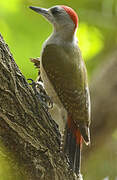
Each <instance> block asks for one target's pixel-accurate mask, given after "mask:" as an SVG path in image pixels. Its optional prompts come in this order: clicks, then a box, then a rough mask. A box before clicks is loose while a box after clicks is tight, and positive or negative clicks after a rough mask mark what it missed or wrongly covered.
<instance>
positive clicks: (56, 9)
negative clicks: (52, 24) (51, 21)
mask: <svg viewBox="0 0 117 180" xmlns="http://www.w3.org/2000/svg"><path fill="white" fill-rule="evenodd" d="M51 13H52V14H53V15H56V14H58V13H59V9H58V7H54V8H52V9H51Z"/></svg>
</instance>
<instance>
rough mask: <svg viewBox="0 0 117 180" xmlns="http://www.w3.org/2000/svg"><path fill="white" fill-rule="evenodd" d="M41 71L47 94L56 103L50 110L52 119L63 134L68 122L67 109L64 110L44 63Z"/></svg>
mask: <svg viewBox="0 0 117 180" xmlns="http://www.w3.org/2000/svg"><path fill="white" fill-rule="evenodd" d="M40 71H41V78H42V80H43V84H44V88H45V90H46V93H47V94H48V95H49V96H50V98H51V99H52V101H53V103H54V105H53V108H52V109H50V111H49V112H50V114H51V116H52V118H53V119H54V120H55V121H56V123H57V124H58V125H59V129H60V132H61V133H63V130H64V128H65V125H66V122H67V111H66V110H65V108H64V106H63V104H62V103H61V101H60V99H59V97H58V95H57V93H56V92H55V90H54V88H53V86H52V84H51V82H50V80H49V79H48V77H47V74H46V72H45V70H44V68H43V65H42V63H40Z"/></svg>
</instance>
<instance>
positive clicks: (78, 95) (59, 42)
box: [30, 5, 90, 175]
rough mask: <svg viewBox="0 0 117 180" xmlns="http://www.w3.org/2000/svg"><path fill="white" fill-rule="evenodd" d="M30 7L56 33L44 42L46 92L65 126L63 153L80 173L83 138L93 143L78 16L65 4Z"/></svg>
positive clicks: (88, 142) (42, 65) (43, 59)
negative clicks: (78, 34) (43, 18)
mask: <svg viewBox="0 0 117 180" xmlns="http://www.w3.org/2000/svg"><path fill="white" fill-rule="evenodd" d="M30 8H31V9H32V10H34V11H36V12H37V13H39V14H41V15H43V16H44V17H45V18H46V19H47V20H48V21H49V22H50V23H51V24H52V25H53V27H54V28H53V33H52V34H51V35H50V37H49V38H48V39H47V40H46V41H45V42H44V44H43V49H42V53H41V57H40V72H41V78H42V80H43V83H44V88H45V90H46V92H47V94H48V95H49V96H50V97H51V99H52V100H53V102H54V104H55V106H56V107H57V108H58V109H59V113H60V115H61V117H62V120H61V122H60V120H59V119H58V124H59V125H60V126H61V124H62V128H65V132H64V148H63V150H64V153H65V154H66V155H67V157H68V160H69V164H70V167H71V168H72V170H73V171H74V172H75V173H76V174H77V175H78V174H80V163H81V149H82V140H83V141H84V142H85V143H86V145H89V144H90V130H89V127H90V94H89V88H88V80H87V72H86V67H85V64H84V61H83V59H82V55H81V52H80V49H79V47H78V41H77V38H76V30H77V27H78V16H77V14H76V12H75V11H74V10H73V9H72V8H70V7H68V6H64V5H57V6H54V7H51V8H49V9H45V8H40V7H33V6H30Z"/></svg>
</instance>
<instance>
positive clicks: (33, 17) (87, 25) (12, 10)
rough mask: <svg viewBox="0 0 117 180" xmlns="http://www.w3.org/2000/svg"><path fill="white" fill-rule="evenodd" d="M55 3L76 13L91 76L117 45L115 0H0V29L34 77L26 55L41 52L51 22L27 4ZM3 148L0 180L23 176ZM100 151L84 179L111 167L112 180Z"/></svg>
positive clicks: (21, 64)
mask: <svg viewBox="0 0 117 180" xmlns="http://www.w3.org/2000/svg"><path fill="white" fill-rule="evenodd" d="M57 4H65V5H68V6H71V7H72V8H73V9H74V10H75V11H76V12H77V14H78V16H79V28H78V31H77V37H78V40H79V46H80V48H81V51H82V55H83V57H84V60H85V61H86V65H87V69H88V73H89V75H90V77H91V76H92V73H93V71H95V69H96V68H97V67H98V66H99V64H100V63H101V61H103V59H104V58H103V57H105V55H106V54H108V53H110V52H111V51H112V50H113V49H114V48H116V46H117V1H116V0H82V1H78V0H72V1H68V0H0V32H1V34H2V35H3V37H4V39H5V41H6V42H7V43H8V45H9V47H10V49H11V52H12V53H13V56H14V58H15V60H16V63H17V64H18V66H19V68H20V70H21V71H22V73H23V74H24V76H25V77H26V78H32V79H35V78H36V77H37V70H36V69H35V68H34V66H33V64H32V63H31V62H30V61H29V58H30V57H39V56H40V52H41V47H42V44H43V42H44V40H45V39H46V38H47V37H48V36H49V35H50V33H51V32H52V26H51V25H50V24H49V23H48V22H47V21H45V19H43V17H41V16H40V15H39V14H36V13H34V12H33V11H31V10H30V9H29V8H28V7H29V5H33V6H40V7H45V8H49V7H51V6H54V5H57ZM4 151H5V152H6V150H4V148H3V147H1V148H0V162H2V163H0V180H11V179H16V180H17V179H22V178H23V176H19V174H17V173H16V169H17V168H18V166H17V165H16V164H15V165H13V167H14V166H15V170H14V169H13V168H12V167H10V166H11V165H10V166H9V161H11V160H8V159H6V158H5V157H4V155H3V154H4V153H3V152H4ZM103 155H105V152H104V151H103V150H102V151H101V156H100V157H99V158H98V157H94V159H95V165H94V162H93V163H91V162H90V163H89V164H88V165H87V166H88V173H87V172H86V175H85V180H93V179H95V180H101V179H103V178H104V177H106V176H108V173H109V172H110V171H109V170H110V168H111V171H112V172H113V173H111V174H113V176H112V175H111V176H112V178H113V180H115V179H114V178H115V175H117V172H116V170H115V168H113V167H110V166H105V167H103V168H101V169H100V168H98V167H99V166H100V161H99V159H100V158H101V157H103ZM92 158H93V157H92ZM94 159H91V161H93V160H94ZM116 166H117V165H116ZM16 167H17V168H16ZM4 168H5V171H6V172H8V174H9V172H12V174H13V175H12V176H8V175H7V173H5V171H4ZM96 168H97V169H98V170H99V173H98V170H97V171H96ZM92 170H93V172H92ZM16 174H17V175H16Z"/></svg>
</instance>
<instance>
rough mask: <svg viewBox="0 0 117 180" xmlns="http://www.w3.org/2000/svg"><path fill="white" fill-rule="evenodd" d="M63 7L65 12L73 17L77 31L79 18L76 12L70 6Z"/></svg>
mask: <svg viewBox="0 0 117 180" xmlns="http://www.w3.org/2000/svg"><path fill="white" fill-rule="evenodd" d="M61 7H62V8H64V10H65V11H66V12H67V13H68V14H69V16H70V17H71V19H72V20H73V22H74V24H75V29H76V27H77V26H78V16H77V14H76V12H75V11H74V10H73V9H72V8H70V7H68V6H64V5H62V6H61Z"/></svg>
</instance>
